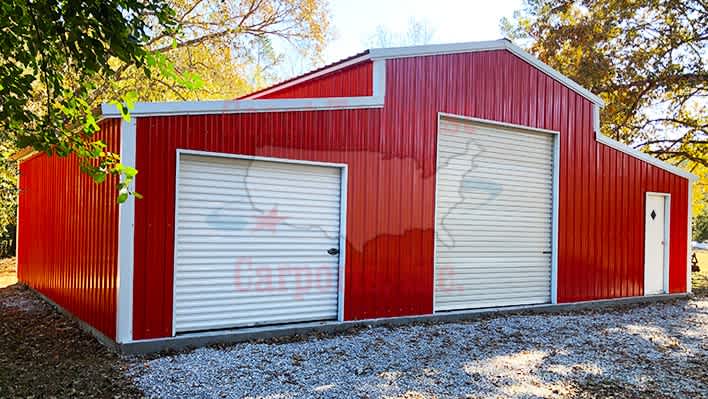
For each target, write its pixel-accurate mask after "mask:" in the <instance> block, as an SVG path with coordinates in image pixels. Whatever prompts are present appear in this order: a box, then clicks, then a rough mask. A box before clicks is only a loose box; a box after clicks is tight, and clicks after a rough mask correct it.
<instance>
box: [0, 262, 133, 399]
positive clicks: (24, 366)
mask: <svg viewBox="0 0 708 399" xmlns="http://www.w3.org/2000/svg"><path fill="white" fill-rule="evenodd" d="M10 263H12V264H14V260H13V261H12V262H0V281H3V282H4V283H6V282H9V281H10V280H11V279H12V280H14V270H12V271H10V270H9V269H14V266H13V267H12V268H10V267H9V266H8V264H10ZM10 276H11V277H10ZM2 279H4V280H2ZM125 369H126V364H125V363H124V362H123V360H122V359H121V358H120V357H119V356H118V355H116V354H115V353H113V352H111V351H109V350H108V349H107V348H106V347H104V346H103V345H101V344H100V343H99V342H98V341H96V339H95V338H93V337H92V336H91V335H89V334H87V333H85V332H83V331H82V330H81V329H80V328H79V326H78V324H77V323H76V322H74V321H72V320H71V319H69V318H67V317H65V316H63V315H61V314H60V313H59V312H57V311H56V310H55V309H54V308H53V307H52V306H51V305H49V304H47V303H46V302H44V301H42V300H41V299H40V298H39V297H37V296H36V295H35V294H34V293H33V292H32V291H30V290H29V289H27V288H25V287H23V286H21V285H19V284H11V285H5V286H0V398H16V397H23V398H24V397H37V398H48V397H55V398H68V397H85V398H89V397H90V398H134V397H141V396H142V394H141V393H140V391H138V390H137V388H135V387H134V386H133V384H132V383H131V382H130V381H129V380H128V378H127V377H125V373H124V371H125Z"/></svg>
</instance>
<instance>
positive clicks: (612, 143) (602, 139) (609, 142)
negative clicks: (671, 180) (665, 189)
mask: <svg viewBox="0 0 708 399" xmlns="http://www.w3.org/2000/svg"><path fill="white" fill-rule="evenodd" d="M595 140H597V141H598V142H599V143H601V144H604V145H606V146H608V147H612V148H614V149H615V150H618V151H621V152H624V153H625V154H627V155H631V156H632V157H634V158H637V159H640V160H642V161H644V162H647V163H649V164H651V165H653V166H656V167H657V168H660V169H664V170H665V171H667V172H671V173H673V174H675V175H678V176H681V177H683V178H685V179H688V180H689V181H696V180H698V176H696V175H694V174H692V173H689V172H687V171H685V170H683V169H681V168H679V167H676V166H674V165H671V164H669V163H666V162H664V161H661V160H658V159H656V158H654V157H652V156H651V155H649V154H646V153H644V152H641V151H638V150H635V149H634V148H631V147H629V146H627V145H625V144H622V143H620V142H619V141H616V140H613V139H611V138H609V137H607V136H605V135H603V134H601V133H598V132H595Z"/></svg>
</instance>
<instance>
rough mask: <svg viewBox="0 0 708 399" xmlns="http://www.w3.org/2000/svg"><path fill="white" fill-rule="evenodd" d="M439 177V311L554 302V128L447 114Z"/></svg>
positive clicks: (442, 130)
mask: <svg viewBox="0 0 708 399" xmlns="http://www.w3.org/2000/svg"><path fill="white" fill-rule="evenodd" d="M437 183H438V184H437V213H436V233H437V234H436V287H435V310H437V311H445V310H456V309H470V308H481V307H492V306H510V305H523V304H537V303H547V302H549V301H550V284H551V255H550V252H551V234H552V219H553V208H552V207H553V137H552V135H550V134H542V133H532V132H528V131H520V130H519V129H508V128H497V127H492V126H491V125H484V124H479V123H474V122H468V121H458V120H446V119H443V120H442V121H441V123H440V130H439V135H438V176H437Z"/></svg>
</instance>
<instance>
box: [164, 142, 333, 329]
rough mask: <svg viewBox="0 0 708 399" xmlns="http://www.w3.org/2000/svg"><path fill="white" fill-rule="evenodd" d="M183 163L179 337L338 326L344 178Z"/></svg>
mask: <svg viewBox="0 0 708 399" xmlns="http://www.w3.org/2000/svg"><path fill="white" fill-rule="evenodd" d="M179 156H180V161H179V169H178V178H177V214H176V216H177V221H176V226H175V229H176V234H175V239H176V242H175V271H174V273H175V291H174V306H175V309H174V323H175V331H176V332H184V331H198V330H212V329H223V328H229V327H240V326H252V325H259V324H278V323H292V322H301V321H312V320H334V319H336V318H337V315H338V300H339V298H338V291H339V290H338V285H339V280H338V277H339V255H338V250H339V235H340V213H341V212H340V211H341V210H340V207H341V182H342V169H341V168H339V167H329V166H319V165H307V164H295V163H284V162H274V161H264V160H248V159H235V158H224V157H211V156H201V155H187V154H181V155H179Z"/></svg>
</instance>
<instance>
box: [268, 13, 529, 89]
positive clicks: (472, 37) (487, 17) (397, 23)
mask: <svg viewBox="0 0 708 399" xmlns="http://www.w3.org/2000/svg"><path fill="white" fill-rule="evenodd" d="M521 2H522V0H491V1H489V0H486V1H485V0H329V9H330V18H331V25H332V28H333V30H334V39H333V40H331V41H330V43H329V44H328V46H327V48H326V49H325V52H324V54H323V58H324V62H323V64H329V63H331V62H335V61H338V60H340V59H342V58H346V57H349V56H351V55H354V54H356V53H359V52H361V51H363V50H366V49H368V48H371V47H377V46H372V44H371V41H372V38H373V37H374V36H375V34H376V31H377V28H378V27H382V28H383V29H385V30H386V31H387V32H390V33H392V34H394V35H403V34H405V32H406V31H407V30H408V27H409V25H410V23H411V20H414V21H416V22H419V23H423V24H425V26H426V28H427V29H429V30H430V31H431V32H432V35H431V40H430V42H429V44H436V43H458V42H472V41H480V40H496V39H501V38H502V36H503V35H502V33H501V30H500V29H499V21H500V20H501V18H502V17H511V16H512V14H513V12H514V11H515V10H518V9H520V8H521ZM289 46H290V45H284V47H283V48H282V50H283V51H284V52H285V55H286V62H285V63H284V64H281V65H280V66H279V67H278V69H277V75H278V76H280V79H286V78H289V77H292V76H297V75H300V74H302V73H305V72H307V71H310V70H312V69H314V68H316V67H319V66H321V65H320V64H319V63H318V64H315V65H313V64H312V63H311V62H310V61H309V60H306V59H303V58H302V57H300V55H299V54H298V52H297V51H295V50H294V49H293V48H292V47H289Z"/></svg>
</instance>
